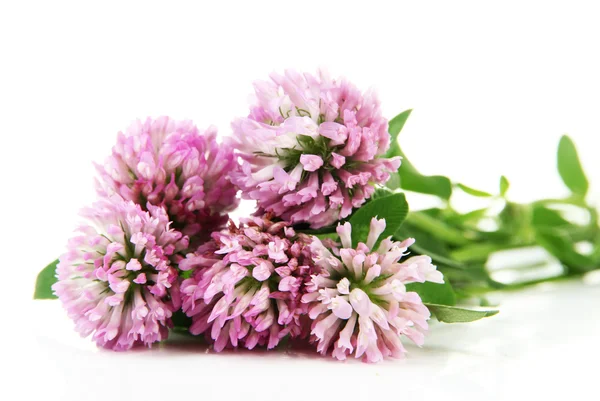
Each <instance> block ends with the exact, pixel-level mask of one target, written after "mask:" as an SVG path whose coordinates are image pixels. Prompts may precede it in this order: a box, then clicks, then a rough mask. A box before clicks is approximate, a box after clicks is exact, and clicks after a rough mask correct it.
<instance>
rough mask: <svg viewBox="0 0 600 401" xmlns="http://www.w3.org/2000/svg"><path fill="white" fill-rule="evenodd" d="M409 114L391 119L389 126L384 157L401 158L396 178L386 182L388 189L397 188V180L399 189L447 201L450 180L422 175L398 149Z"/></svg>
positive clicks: (405, 113) (407, 112) (449, 193)
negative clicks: (400, 136) (386, 149)
mask: <svg viewBox="0 0 600 401" xmlns="http://www.w3.org/2000/svg"><path fill="white" fill-rule="evenodd" d="M411 112H412V110H406V111H403V112H402V113H400V114H398V115H397V116H396V117H394V118H392V120H391V121H390V124H389V132H390V136H391V142H390V149H389V150H388V152H387V153H386V154H385V157H394V156H400V157H402V164H401V165H400V168H399V169H398V176H397V177H396V175H395V174H393V175H392V177H391V178H390V180H389V181H388V187H389V188H391V189H396V188H398V178H399V181H400V183H399V187H400V188H403V189H406V190H408V191H413V192H419V193H423V194H429V195H435V196H438V197H440V198H442V199H446V200H448V199H450V196H451V195H452V183H451V182H450V180H449V179H448V178H447V177H443V176H439V175H434V176H426V175H422V174H421V173H419V171H418V170H417V169H416V168H415V167H414V166H413V165H412V163H411V162H410V161H409V160H408V158H407V157H406V155H405V154H404V153H403V152H402V149H400V145H399V144H398V135H399V134H400V131H402V128H403V127H404V124H405V123H406V120H407V119H408V117H409V116H410V113H411Z"/></svg>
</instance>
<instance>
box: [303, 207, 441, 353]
mask: <svg viewBox="0 0 600 401" xmlns="http://www.w3.org/2000/svg"><path fill="white" fill-rule="evenodd" d="M351 230H352V227H351V225H350V223H345V224H344V225H339V226H338V228H337V232H338V234H339V236H340V240H341V244H337V243H333V244H332V243H331V242H328V243H327V244H324V242H321V241H320V240H319V239H318V238H316V237H313V241H312V244H311V250H312V252H313V254H314V260H315V264H316V265H317V266H318V267H320V268H321V269H322V271H321V273H320V274H315V275H313V276H312V281H311V284H310V285H308V286H307V294H305V295H304V296H303V298H302V301H303V302H305V303H307V304H308V305H309V308H310V309H309V312H308V316H309V318H310V319H312V320H313V323H312V326H311V340H312V341H313V342H316V343H317V351H318V352H320V353H321V354H323V355H325V354H331V355H332V356H333V357H334V358H337V359H339V360H343V359H346V357H347V356H349V355H354V357H356V358H361V357H362V358H363V360H364V361H366V362H378V361H381V360H382V359H383V358H385V357H396V358H399V357H402V356H403V354H404V353H405V349H404V347H403V345H402V342H401V337H402V336H406V337H408V338H409V339H411V340H412V341H413V342H415V343H416V344H417V345H419V346H420V345H422V344H423V341H424V333H425V332H426V331H427V329H428V325H427V320H428V319H429V317H430V313H429V310H428V309H427V307H426V306H425V305H423V302H422V301H421V299H420V297H419V295H418V294H417V293H416V292H409V291H406V286H405V285H406V284H408V283H414V282H425V281H432V282H436V283H443V277H442V274H441V273H440V272H439V271H437V270H436V267H435V266H433V265H432V264H431V258H429V257H427V256H414V257H411V258H408V259H404V260H401V259H403V258H404V256H406V255H407V253H406V251H407V249H408V247H409V246H410V245H412V244H413V243H414V239H412V238H409V239H407V240H404V241H402V242H395V241H392V240H391V237H388V238H386V239H384V240H382V241H381V243H380V245H379V246H378V247H377V248H374V245H375V244H376V243H377V240H378V238H379V236H380V235H381V233H382V232H383V231H384V230H385V220H377V219H376V218H374V219H373V220H372V221H371V227H370V233H369V236H368V239H367V242H366V243H362V242H361V243H359V244H358V245H357V246H356V248H353V246H352V241H351Z"/></svg>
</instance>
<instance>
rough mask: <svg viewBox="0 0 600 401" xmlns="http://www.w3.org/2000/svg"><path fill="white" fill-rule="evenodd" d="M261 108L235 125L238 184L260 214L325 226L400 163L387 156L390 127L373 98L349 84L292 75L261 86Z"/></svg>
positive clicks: (258, 88)
mask: <svg viewBox="0 0 600 401" xmlns="http://www.w3.org/2000/svg"><path fill="white" fill-rule="evenodd" d="M255 92H256V103H255V104H254V106H252V109H251V111H250V115H249V116H248V117H247V118H239V119H237V120H235V121H234V122H233V124H232V127H233V134H234V136H233V139H232V140H233V143H234V146H235V147H236V149H237V150H238V153H239V155H240V157H241V158H242V160H243V166H242V170H241V171H239V172H234V173H232V180H233V182H234V183H236V184H237V185H239V186H240V188H241V189H242V192H243V195H244V197H246V198H249V199H255V200H257V201H258V206H259V207H260V208H261V210H262V211H265V212H269V213H273V214H274V215H275V216H278V217H280V218H282V219H284V220H286V221H290V222H291V223H294V224H295V223H299V222H307V223H309V224H310V225H311V227H313V228H319V227H323V226H326V225H329V224H332V223H334V222H336V221H338V220H340V219H342V218H345V217H347V216H348V215H349V214H350V213H351V212H352V209H353V208H357V207H359V206H361V205H362V204H363V203H364V202H365V200H366V199H368V198H369V197H370V196H371V195H372V194H373V191H374V185H375V184H383V183H385V182H386V181H387V180H388V179H389V177H390V173H391V172H392V171H396V170H397V169H398V167H399V165H400V158H398V157H395V158H391V159H385V158H382V156H383V155H384V154H385V152H386V151H387V149H388V148H389V145H390V136H389V134H388V122H387V120H386V119H385V118H384V117H383V116H382V115H381V110H380V108H379V101H378V100H377V98H376V97H375V95H374V94H373V93H372V92H367V93H365V94H363V93H361V92H360V91H359V90H358V89H357V88H356V87H354V86H353V85H352V84H351V83H349V82H348V81H346V80H343V79H342V80H334V79H331V78H330V77H329V76H327V75H326V74H324V73H323V72H319V74H318V75H317V76H313V75H310V74H303V75H301V74H298V73H297V72H294V71H286V72H285V74H284V75H278V74H273V75H271V80H270V81H267V82H262V81H261V82H257V83H255Z"/></svg>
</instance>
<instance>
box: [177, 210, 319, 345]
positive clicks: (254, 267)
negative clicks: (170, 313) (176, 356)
mask: <svg viewBox="0 0 600 401" xmlns="http://www.w3.org/2000/svg"><path fill="white" fill-rule="evenodd" d="M213 239H214V242H213V243H212V244H211V243H208V244H204V245H202V246H201V247H200V248H199V249H198V251H196V252H195V253H194V254H189V255H188V256H187V258H186V259H185V260H183V261H182V262H181V263H180V265H179V266H180V268H181V269H182V270H184V271H185V270H191V271H192V273H191V277H190V278H188V279H186V280H184V281H183V283H182V286H181V294H182V299H183V311H184V312H185V313H186V314H187V315H188V316H190V317H192V321H193V323H192V325H191V327H190V332H191V333H192V334H196V335H197V334H201V333H205V332H206V333H207V336H208V337H210V338H211V339H212V340H214V349H215V350H216V351H221V350H223V349H224V348H225V347H227V346H233V347H237V346H240V345H241V346H244V347H246V348H248V349H252V348H254V347H255V346H256V345H266V346H267V347H268V348H273V347H275V346H276V345H277V344H278V343H279V341H280V340H281V339H282V338H283V337H285V336H286V335H288V334H289V335H290V336H292V337H300V336H302V334H303V324H302V323H303V322H302V317H303V316H304V315H305V314H306V311H307V305H306V304H303V303H302V302H301V298H302V294H303V292H302V291H303V290H304V289H305V284H306V283H308V282H309V281H310V276H311V274H314V273H315V270H314V265H313V263H312V259H311V255H310V238H309V237H308V236H306V235H304V234H296V233H295V231H294V230H293V229H292V228H291V227H290V226H289V225H288V224H287V223H285V222H276V223H275V222H272V221H271V220H270V218H269V217H268V216H265V217H260V218H259V217H255V218H249V219H242V223H241V224H240V226H239V227H237V226H235V225H234V224H233V222H231V223H230V224H229V229H228V230H225V231H223V232H215V233H213ZM304 334H306V335H307V334H308V332H307V331H306V330H305V332H304Z"/></svg>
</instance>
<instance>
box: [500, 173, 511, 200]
mask: <svg viewBox="0 0 600 401" xmlns="http://www.w3.org/2000/svg"><path fill="white" fill-rule="evenodd" d="M509 187H510V183H509V182H508V178H506V177H505V176H502V177H500V196H502V197H504V196H505V195H506V192H507V191H508V188H509Z"/></svg>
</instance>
